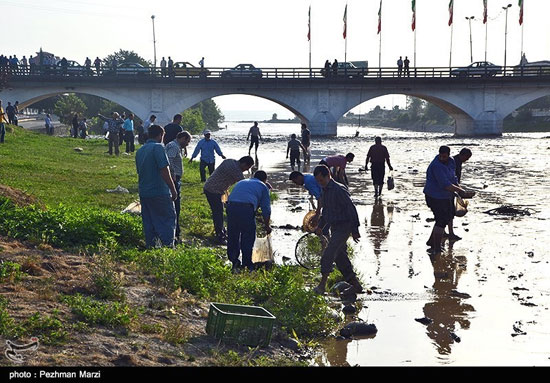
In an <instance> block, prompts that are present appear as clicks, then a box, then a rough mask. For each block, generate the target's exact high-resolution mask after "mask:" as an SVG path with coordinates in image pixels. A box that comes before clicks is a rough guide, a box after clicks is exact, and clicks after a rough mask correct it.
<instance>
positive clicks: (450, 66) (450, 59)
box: [449, 23, 455, 69]
mask: <svg viewBox="0 0 550 383" xmlns="http://www.w3.org/2000/svg"><path fill="white" fill-rule="evenodd" d="M454 26H455V24H454V23H452V24H451V50H450V53H449V69H451V68H452V67H453V65H452V62H453V29H454Z"/></svg>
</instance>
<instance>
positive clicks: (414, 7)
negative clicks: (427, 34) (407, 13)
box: [412, 0, 416, 31]
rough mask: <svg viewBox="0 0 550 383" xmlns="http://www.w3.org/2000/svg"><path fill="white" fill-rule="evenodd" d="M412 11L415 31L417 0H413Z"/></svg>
mask: <svg viewBox="0 0 550 383" xmlns="http://www.w3.org/2000/svg"><path fill="white" fill-rule="evenodd" d="M412 11H413V18H412V30H413V31H414V30H415V29H416V0H412Z"/></svg>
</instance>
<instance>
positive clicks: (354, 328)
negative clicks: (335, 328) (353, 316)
mask: <svg viewBox="0 0 550 383" xmlns="http://www.w3.org/2000/svg"><path fill="white" fill-rule="evenodd" d="M377 332H378V329H377V328H376V326H375V325H374V324H368V323H365V322H351V323H348V324H347V325H345V326H344V328H342V329H341V330H340V335H341V336H343V337H345V338H350V337H352V336H354V335H357V336H365V335H374V334H376V333H377Z"/></svg>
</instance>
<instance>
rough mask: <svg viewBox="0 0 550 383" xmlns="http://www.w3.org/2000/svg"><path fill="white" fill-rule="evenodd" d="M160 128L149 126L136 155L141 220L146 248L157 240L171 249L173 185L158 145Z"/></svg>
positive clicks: (165, 160) (162, 152)
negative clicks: (144, 141)
mask: <svg viewBox="0 0 550 383" xmlns="http://www.w3.org/2000/svg"><path fill="white" fill-rule="evenodd" d="M163 135H164V129H162V127H161V126H158V125H151V126H150V127H149V131H148V136H149V139H148V140H147V142H146V143H145V145H143V146H142V147H141V148H139V150H138V151H137V152H136V170H137V174H138V180H139V182H138V190H139V200H140V203H141V219H142V222H143V232H144V234H145V245H146V246H147V248H152V247H154V246H155V239H156V238H160V240H161V242H162V245H163V246H168V247H173V246H174V235H175V232H176V209H175V207H174V201H175V200H176V199H177V198H178V192H177V191H176V186H175V185H174V181H173V180H172V177H171V175H170V169H169V165H170V162H169V161H168V157H167V156H166V152H165V151H164V146H163V145H162V138H163Z"/></svg>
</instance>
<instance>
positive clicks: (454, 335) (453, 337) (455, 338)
mask: <svg viewBox="0 0 550 383" xmlns="http://www.w3.org/2000/svg"><path fill="white" fill-rule="evenodd" d="M451 338H452V339H453V340H454V341H455V342H456V343H460V340H461V339H460V337H459V336H458V335H456V334H455V333H454V332H452V333H451Z"/></svg>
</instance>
